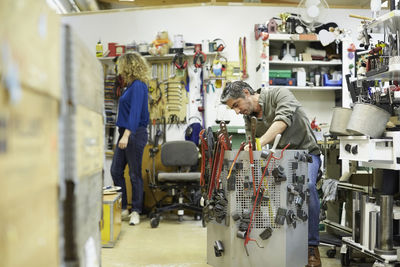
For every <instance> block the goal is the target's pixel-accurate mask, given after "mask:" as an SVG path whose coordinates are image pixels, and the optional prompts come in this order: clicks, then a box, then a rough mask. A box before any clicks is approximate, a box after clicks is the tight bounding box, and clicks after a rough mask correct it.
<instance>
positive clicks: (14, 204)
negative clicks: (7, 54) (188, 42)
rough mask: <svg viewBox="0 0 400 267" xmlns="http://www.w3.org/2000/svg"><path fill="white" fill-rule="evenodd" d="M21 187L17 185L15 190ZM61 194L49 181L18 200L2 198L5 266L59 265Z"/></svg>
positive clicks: (1, 249) (1, 253) (0, 248)
mask: <svg viewBox="0 0 400 267" xmlns="http://www.w3.org/2000/svg"><path fill="white" fill-rule="evenodd" d="M37 178H40V177H35V176H31V177H29V179H32V180H34V179H37ZM28 181H29V180H28ZM28 183H29V182H27V183H26V184H28ZM17 190H18V188H14V189H13V191H14V192H15V191H17ZM57 198H58V190H57V187H56V186H54V185H46V186H43V187H42V188H37V189H36V190H30V191H29V192H28V194H26V195H25V196H24V197H23V198H19V199H18V200H17V201H7V200H4V199H2V200H1V204H0V214H1V216H0V217H1V222H0V225H1V227H0V240H1V245H0V257H1V265H2V266H12V267H23V266H32V267H43V266H59V257H60V254H59V248H60V247H59V218H58V201H57Z"/></svg>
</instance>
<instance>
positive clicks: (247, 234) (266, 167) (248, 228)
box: [244, 143, 290, 246]
mask: <svg viewBox="0 0 400 267" xmlns="http://www.w3.org/2000/svg"><path fill="white" fill-rule="evenodd" d="M289 145H290V143H289V144H287V145H286V146H285V147H284V148H283V149H282V150H281V156H280V157H279V158H275V157H274V156H273V155H274V153H272V152H271V155H270V156H269V157H268V161H267V165H266V166H265V169H264V172H263V175H262V176H261V180H260V183H259V185H258V188H257V195H256V198H255V200H254V204H253V210H252V211H251V216H250V223H249V226H248V227H247V233H246V239H245V240H244V245H245V246H246V245H247V243H249V241H255V242H256V240H255V239H251V238H250V233H251V229H252V224H253V216H254V211H255V208H256V205H257V199H258V195H259V193H260V189H261V185H262V182H263V180H264V177H265V173H266V171H267V169H268V166H269V162H270V161H271V159H272V158H274V159H278V160H279V159H281V158H282V157H283V152H284V151H285V150H286V148H288V146H289Z"/></svg>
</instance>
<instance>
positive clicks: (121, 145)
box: [118, 134, 129, 149]
mask: <svg viewBox="0 0 400 267" xmlns="http://www.w3.org/2000/svg"><path fill="white" fill-rule="evenodd" d="M128 140H129V136H126V135H125V134H124V135H123V136H122V138H121V140H119V143H118V147H119V148H120V149H125V148H126V147H127V146H128Z"/></svg>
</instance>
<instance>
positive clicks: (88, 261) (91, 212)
mask: <svg viewBox="0 0 400 267" xmlns="http://www.w3.org/2000/svg"><path fill="white" fill-rule="evenodd" d="M102 187H103V175H102V173H101V172H100V173H96V174H93V175H90V176H85V177H80V178H79V181H78V182H74V181H66V189H67V197H66V200H65V201H64V214H65V215H64V228H65V230H64V233H65V234H64V239H65V246H64V248H65V251H64V255H65V263H66V265H67V266H83V267H85V266H100V244H101V243H100V242H101V237H100V220H101V210H102V195H103V190H102Z"/></svg>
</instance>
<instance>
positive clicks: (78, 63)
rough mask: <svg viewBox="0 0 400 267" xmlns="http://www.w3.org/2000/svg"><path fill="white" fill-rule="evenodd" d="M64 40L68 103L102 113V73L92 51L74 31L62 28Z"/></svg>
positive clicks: (101, 68) (66, 27)
mask: <svg viewBox="0 0 400 267" xmlns="http://www.w3.org/2000/svg"><path fill="white" fill-rule="evenodd" d="M64 27H65V28H64V31H63V32H64V33H65V37H64V38H65V39H66V50H65V53H66V74H65V75H66V77H67V78H66V79H67V81H66V87H67V97H68V101H69V102H71V103H72V105H74V106H77V105H82V106H84V107H86V108H88V109H90V110H91V111H94V112H96V113H99V114H103V111H104V71H103V67H102V65H101V63H100V61H99V60H98V58H97V57H96V56H95V53H94V51H93V49H92V50H90V49H88V48H87V46H86V45H85V44H84V43H83V41H82V40H80V38H79V37H78V36H77V34H76V33H74V31H73V30H72V29H71V28H70V27H68V26H64Z"/></svg>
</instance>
